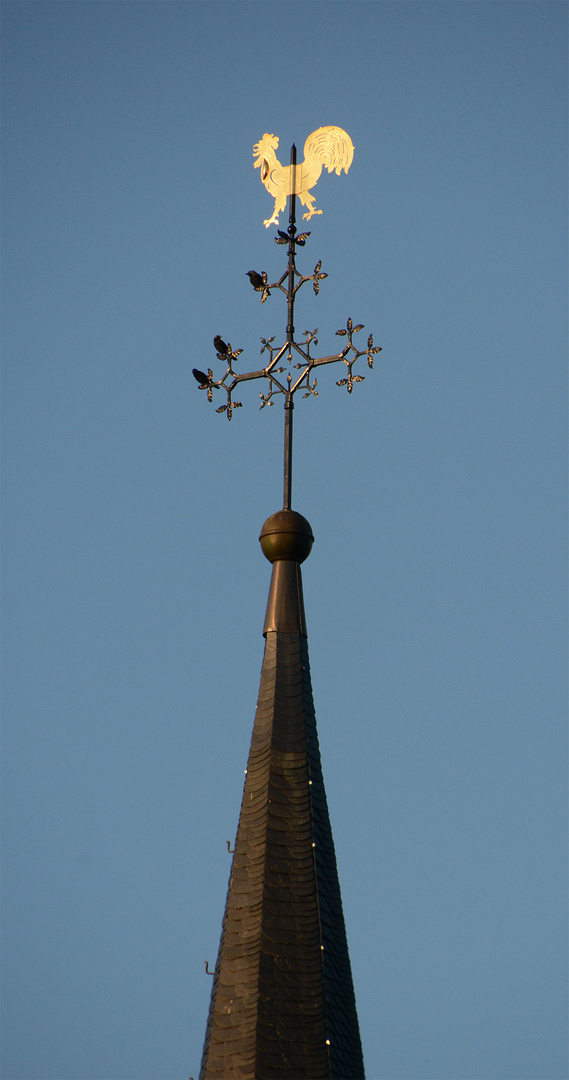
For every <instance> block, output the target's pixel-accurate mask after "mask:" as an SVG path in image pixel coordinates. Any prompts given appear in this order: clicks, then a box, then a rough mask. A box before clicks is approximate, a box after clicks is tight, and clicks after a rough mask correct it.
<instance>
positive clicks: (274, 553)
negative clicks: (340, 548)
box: [259, 510, 314, 563]
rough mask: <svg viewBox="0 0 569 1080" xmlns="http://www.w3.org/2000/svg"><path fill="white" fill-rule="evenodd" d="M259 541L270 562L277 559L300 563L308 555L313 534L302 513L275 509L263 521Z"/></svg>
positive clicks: (312, 541)
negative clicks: (274, 512)
mask: <svg viewBox="0 0 569 1080" xmlns="http://www.w3.org/2000/svg"><path fill="white" fill-rule="evenodd" d="M259 543H260V544H261V548H262V551H263V555H264V556H265V558H266V559H268V560H269V562H270V563H274V562H277V560H278V559H289V560H290V561H291V562H297V563H302V562H304V560H305V559H307V558H308V556H309V555H310V552H311V550H312V545H313V543H314V536H313V534H312V529H311V527H310V525H309V523H308V521H307V520H306V518H305V517H303V516H302V514H297V512H296V510H277V512H276V514H271V516H270V518H267V520H266V521H265V524H264V525H263V528H262V529H261V535H260V536H259Z"/></svg>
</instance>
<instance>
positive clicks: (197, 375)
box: [192, 367, 209, 386]
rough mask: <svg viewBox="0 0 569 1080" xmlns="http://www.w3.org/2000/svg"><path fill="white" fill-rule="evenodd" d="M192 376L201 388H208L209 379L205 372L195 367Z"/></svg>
mask: <svg viewBox="0 0 569 1080" xmlns="http://www.w3.org/2000/svg"><path fill="white" fill-rule="evenodd" d="M192 375H193V376H194V379H197V380H198V382H199V384H200V386H207V384H208V382H209V378H208V376H207V375H206V373H205V371H200V369H199V368H197V367H195V368H192Z"/></svg>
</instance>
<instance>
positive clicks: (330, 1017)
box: [200, 519, 364, 1080]
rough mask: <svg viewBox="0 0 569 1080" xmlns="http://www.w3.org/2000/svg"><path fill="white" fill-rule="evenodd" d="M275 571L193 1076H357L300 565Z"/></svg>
mask: <svg viewBox="0 0 569 1080" xmlns="http://www.w3.org/2000/svg"><path fill="white" fill-rule="evenodd" d="M269 520H270V519H269ZM283 568H284V570H283ZM273 579H274V583H275V584H274V601H275V603H274V607H273V620H272V623H271V628H269V629H266V630H265V637H266V644H265V655H264V659H263V668H262V672H261V684H260V688H259V698H258V703H257V711H256V714H255V722H254V727H253V735H252V739H251V749H250V753H249V761H248V765H247V775H246V779H245V786H244V790H243V801H242V805H241V814H240V818H239V826H238V830H237V839H236V841H235V852H234V855H233V864H232V867H231V874H230V878H229V887H228V892H227V900H226V906H225V914H224V918H223V927H222V933H221V941H220V946H219V955H218V958H217V964H216V968H215V976H214V980H213V989H212V997H211V1005H210V1012H209V1018H208V1024H207V1032H206V1039H205V1046H204V1054H203V1060H202V1068H201V1073H200V1077H201V1080H206V1078H207V1080H213V1078H221V1077H223V1078H233V1077H235V1078H236V1077H239V1078H241V1080H255V1078H256V1080H269V1078H280V1080H285V1078H286V1080H290V1078H293V1077H294V1078H302V1080H321V1078H322V1080H323V1078H328V1080H331V1078H336V1080H348V1078H349V1080H360V1078H362V1077H363V1076H364V1066H363V1057H362V1049H361V1042H360V1035H359V1027H358V1019H357V1014H356V1005H355V997H354V990H353V985H352V975H351V969H350V960H349V956H348V946H347V940H346V931H345V926H344V917H343V912H342V901H341V896H340V885H339V880H338V872H337V868H336V857H335V853H334V843H333V839H332V831H331V827H330V820H329V817H328V807H327V803H326V792H325V789H324V781H323V777H322V768H321V763H320V751H319V747H318V735H317V731H316V718H315V714H314V705H313V700H312V687H311V682H310V667H309V658H308V644H307V640H306V628H305V626H304V614H302V623H301V624H300V623H299V611H302V613H303V610H304V609H303V603H302V578H301V570H300V565H299V564H298V563H297V562H294V561H292V560H287V559H284V560H276V561H275V563H274V565H273ZM291 620H292V623H293V624H294V621H295V620H296V628H295V629H294V630H292V631H291V630H289V629H288V627H290V625H291ZM283 627H284V628H283Z"/></svg>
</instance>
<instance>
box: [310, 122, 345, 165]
mask: <svg viewBox="0 0 569 1080" xmlns="http://www.w3.org/2000/svg"><path fill="white" fill-rule="evenodd" d="M304 157H305V160H307V159H308V158H309V157H317V158H320V160H321V161H322V164H323V165H325V166H326V168H327V169H328V172H332V170H333V169H334V170H335V172H336V175H337V176H339V175H340V173H341V171H342V169H344V171H345V172H347V171H348V169H349V168H350V165H351V164H352V161H353V158H354V145H353V143H352V140H351V139H350V136H349V135H348V133H347V131H344V130H343V129H342V128H339V127H321V128H318V130H317V131H313V132H312V135H309V136H308V138H307V140H306V142H305V144H304Z"/></svg>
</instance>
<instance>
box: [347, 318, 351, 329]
mask: <svg viewBox="0 0 569 1080" xmlns="http://www.w3.org/2000/svg"><path fill="white" fill-rule="evenodd" d="M346 326H347V328H348V330H351V329H352V320H351V319H348V321H347V323H346Z"/></svg>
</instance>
